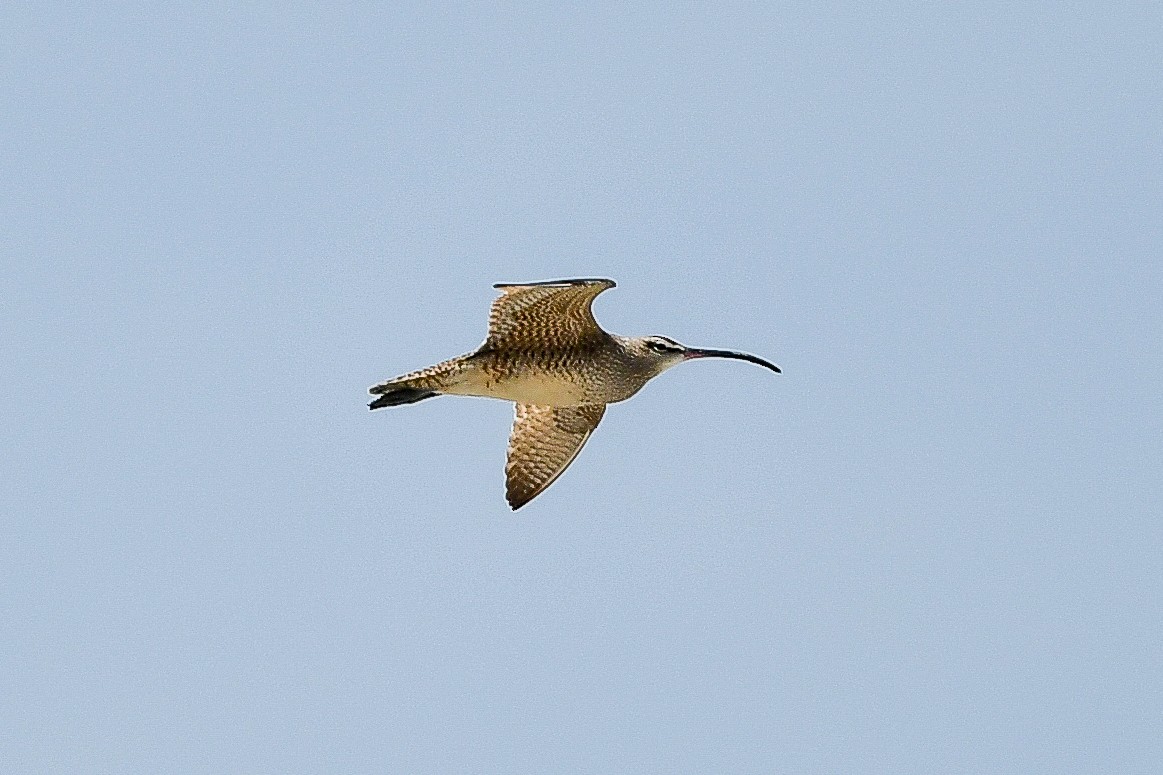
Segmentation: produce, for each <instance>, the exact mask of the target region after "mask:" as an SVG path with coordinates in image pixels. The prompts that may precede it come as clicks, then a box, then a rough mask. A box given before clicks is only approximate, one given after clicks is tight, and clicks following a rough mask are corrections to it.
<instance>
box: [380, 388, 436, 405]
mask: <svg viewBox="0 0 1163 775" xmlns="http://www.w3.org/2000/svg"><path fill="white" fill-rule="evenodd" d="M370 392H371V393H372V395H377V394H378V397H377V398H376V399H375V400H374V401H372V402H371V403H370V404H368V405H367V406H368V408H369V409H383V408H384V407H385V406H400V405H401V404H414V403H416V402H417V401H423V400H424V399H425V398H432V397H433V396H438V395H440V394H439V393H437V392H436V391H435V390H420V389H419V388H414V387H408V386H407V385H388V384H385V385H376V386H375V387H374V388H372V389H371V391H370Z"/></svg>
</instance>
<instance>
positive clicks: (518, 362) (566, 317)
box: [368, 278, 781, 511]
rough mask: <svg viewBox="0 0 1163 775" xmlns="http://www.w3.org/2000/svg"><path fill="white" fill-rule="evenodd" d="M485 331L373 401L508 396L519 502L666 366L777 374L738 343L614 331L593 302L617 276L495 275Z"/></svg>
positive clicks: (508, 484) (509, 459) (510, 485)
mask: <svg viewBox="0 0 1163 775" xmlns="http://www.w3.org/2000/svg"><path fill="white" fill-rule="evenodd" d="M493 287H494V288H496V289H498V290H499V291H500V292H501V295H500V296H499V297H497V298H496V299H495V300H494V301H493V304H492V307H491V309H490V311H489V327H488V334H487V336H486V338H485V341H484V343H483V344H482V345H481V346H480V347H479V348H477V349H476V350H475V351H473V352H471V353H468V354H466V355H461V356H458V357H456V358H452V359H450V360H447V361H443V362H441V363H438V364H436V365H434V366H429V367H428V368H425V369H420V370H418V371H413V372H410V373H408V374H404V375H402V376H399V377H395V378H394V379H390V380H387V381H386V382H381V383H379V384H377V385H373V386H372V387H370V388H369V389H368V392H369V393H370V394H371V395H373V396H376V398H375V399H374V400H373V401H372V402H371V403H370V404H368V407H369V408H370V409H373V410H374V409H381V408H384V407H389V406H400V405H403V404H412V403H416V402H417V401H423V400H425V399H428V398H432V397H434V396H439V395H460V396H481V397H486V398H497V399H502V400H505V401H512V402H514V403H515V404H516V416H515V419H514V420H513V428H512V431H511V433H510V436H509V446H508V452H507V456H506V462H505V499H506V501H507V502H508V504H509V506H510V508H512V509H513V510H514V511H516V510H517V509H519V508H521V507H522V506H524V505H525V504H527V503H528V502H529V501H531V500H533V498H535V497H537V496H538V495H540V494H541V493H542V492H544V491H545V490H546V488H548V487H549V486H550V485H551V484H553V483H554V482H555V481H556V480H557V478H558V477H559V476H561V474H562V473H563V472H564V471H565V469H566V468H568V467H569V465H570V463H572V462H573V461H574V459H575V458H577V455H578V453H579V452H581V449H582V447H583V446H584V445H585V443H586V441H588V440H589V438H590V435H591V434H592V433H593V432H594V429H595V428H596V427H598V423H599V422H601V420H602V416H603V415H604V414H605V412H606V405H607V404H613V403H617V402H619V401H625V400H626V399H628V398H630V397H631V396H633V395H634V394H635V393H637V392H638V391H639V390H641V389H642V387H643V386H644V385H645V384H646V383H647V382H649V381H650V380H651V379H653V378H654V377H657V376H658V375H659V374H661V373H663V372H664V371H666V370H667V369H670V368H672V367H674V366H677V365H678V364H680V363H684V362H685V361H689V360H693V359H696V358H733V359H735V360H740V361H748V362H750V363H755V364H758V365H760V366H763V367H765V368H768V369H771V370H772V371H774V372H775V373H777V374H779V373H781V372H780V368H779V367H778V366H776V365H775V364H774V363H771V362H769V361H766V360H764V359H763V358H760V357H758V356H755V355H750V354H748V353H743V352H736V351H734V350H712V349H705V348H696V347H687V346H686V345H683V344H679V343H678V342H676V341H675V340H674V339H671V338H669V337H666V336H639V337H633V336H618V335H616V334H610V333H608V332H606V331H605V330H603V329H602V327H601V326H599V325H598V322H597V321H596V320H595V319H594V315H593V311H592V309H591V307H592V304H593V301H594V299H595V298H597V296H598V294H600V293H602V292H603V291H605V290H608V289H610V288H613V287H615V283H614V281H613V280H606V279H601V278H580V279H572V280H547V281H543V282H531V283H497V284H496V285H494V286H493Z"/></svg>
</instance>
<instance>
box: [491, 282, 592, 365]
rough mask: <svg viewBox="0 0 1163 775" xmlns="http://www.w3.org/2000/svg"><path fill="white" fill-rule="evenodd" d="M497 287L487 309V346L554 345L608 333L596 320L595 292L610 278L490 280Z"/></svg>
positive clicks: (571, 344) (574, 344)
mask: <svg viewBox="0 0 1163 775" xmlns="http://www.w3.org/2000/svg"><path fill="white" fill-rule="evenodd" d="M493 287H494V288H498V289H500V291H501V296H500V298H498V299H496V300H495V301H494V302H493V306H492V309H491V310H490V312H489V335H488V338H487V339H485V346H487V347H493V348H502V347H510V348H520V349H526V348H537V349H556V348H561V347H577V346H581V345H584V344H587V343H589V342H596V341H600V340H602V339H604V338H606V337H608V336H609V334H607V333H606V332H605V331H603V330H602V329H601V327H600V326H599V325H598V322H597V321H596V320H594V314H593V312H591V311H590V305H591V304H593V301H594V298H595V297H596V296H597V295H598V294H599V293H601V292H602V291H604V290H606V289H607V288H613V287H614V281H613V280H599V279H585V280H552V281H549V282H543V283H524V284H512V285H510V284H506V283H498V284H497V285H494V286H493Z"/></svg>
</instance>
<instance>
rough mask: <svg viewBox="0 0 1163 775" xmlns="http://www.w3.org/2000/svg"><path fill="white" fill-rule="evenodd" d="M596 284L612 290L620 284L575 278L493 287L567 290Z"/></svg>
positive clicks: (591, 278)
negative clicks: (531, 287) (545, 287)
mask: <svg viewBox="0 0 1163 775" xmlns="http://www.w3.org/2000/svg"><path fill="white" fill-rule="evenodd" d="M595 283H596V284H601V285H606V286H608V287H610V288H616V287H617V286H618V284H617V283H616V282H614V281H613V280H609V279H607V278H605V277H575V278H573V279H569V280H539V281H537V282H532V283H493V287H494V288H526V287H529V286H533V285H545V286H550V287H553V286H558V287H561V288H565V287H568V286H570V285H594V284H595Z"/></svg>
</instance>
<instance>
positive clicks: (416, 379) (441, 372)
mask: <svg viewBox="0 0 1163 775" xmlns="http://www.w3.org/2000/svg"><path fill="white" fill-rule="evenodd" d="M465 360H466V359H465V358H464V357H461V358H453V359H452V360H450V361H445V362H444V363H438V364H436V365H435V366H429V367H428V368H426V369H421V370H420V371H414V372H412V373H411V374H405V375H404V376H402V377H396V378H395V379H389V380H388V381H387V382H381V383H380V384H378V385H374V386H372V387H370V388H368V392H369V393H371V394H372V395H373V396H378V398H376V399H375V400H374V401H372V402H371V403H370V404H368V408H369V409H382V408H383V407H385V406H400V405H401V404H414V403H416V402H417V401H423V400H424V399H425V398H432V397H433V396H438V395H440V394H441V393H442V392H443V389H444V388H447V387H451V386H452V385H453V384H455V378H456V375H457V374H459V373H460V371H461V370H462V369H463V368H464V363H465Z"/></svg>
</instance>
